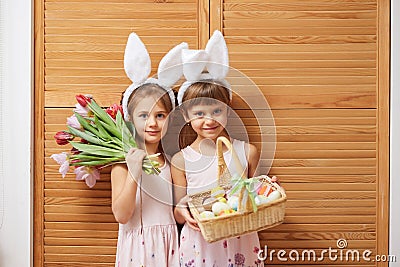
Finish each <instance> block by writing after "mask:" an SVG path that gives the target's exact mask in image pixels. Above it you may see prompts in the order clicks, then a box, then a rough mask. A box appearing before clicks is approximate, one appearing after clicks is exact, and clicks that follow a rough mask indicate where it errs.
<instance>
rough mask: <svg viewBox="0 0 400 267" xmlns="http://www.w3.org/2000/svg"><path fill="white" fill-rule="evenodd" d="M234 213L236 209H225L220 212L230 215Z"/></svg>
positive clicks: (221, 214) (220, 214)
mask: <svg viewBox="0 0 400 267" xmlns="http://www.w3.org/2000/svg"><path fill="white" fill-rule="evenodd" d="M232 213H235V211H234V210H223V211H221V212H220V213H219V214H218V216H223V215H229V214H232Z"/></svg>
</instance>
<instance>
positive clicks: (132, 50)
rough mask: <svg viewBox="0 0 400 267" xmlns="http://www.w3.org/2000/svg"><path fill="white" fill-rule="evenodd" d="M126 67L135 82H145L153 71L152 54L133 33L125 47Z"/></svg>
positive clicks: (130, 77)
mask: <svg viewBox="0 0 400 267" xmlns="http://www.w3.org/2000/svg"><path fill="white" fill-rule="evenodd" d="M124 68H125V72H126V75H127V76H128V77H129V79H131V81H132V82H133V83H135V84H140V83H142V82H144V81H145V80H146V79H147V77H148V76H149V74H150V72H151V62H150V56H149V53H148V52H147V49H146V47H145V46H144V44H143V42H142V40H140V38H139V36H137V35H136V33H134V32H133V33H131V34H130V35H129V38H128V42H127V44H126V48H125V56H124Z"/></svg>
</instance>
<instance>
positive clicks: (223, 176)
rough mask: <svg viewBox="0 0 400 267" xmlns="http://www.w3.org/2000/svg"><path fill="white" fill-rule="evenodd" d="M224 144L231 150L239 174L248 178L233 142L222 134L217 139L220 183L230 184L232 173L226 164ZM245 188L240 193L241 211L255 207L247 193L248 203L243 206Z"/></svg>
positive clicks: (239, 207) (221, 184) (239, 206)
mask: <svg viewBox="0 0 400 267" xmlns="http://www.w3.org/2000/svg"><path fill="white" fill-rule="evenodd" d="M222 144H224V145H225V146H226V147H227V148H228V150H230V151H231V153H232V158H233V161H234V163H235V166H236V167H237V170H238V171H239V174H241V175H242V177H243V178H247V173H245V171H244V169H243V166H242V163H240V160H239V157H238V155H237V153H236V151H235V149H234V148H233V146H232V143H231V142H230V141H229V140H228V139H227V138H226V137H224V136H220V137H218V139H217V157H218V184H219V185H220V186H223V185H228V184H229V183H230V180H231V174H230V172H229V170H228V166H227V165H226V162H225V159H224V153H223V150H222ZM245 190H246V188H242V189H241V190H240V193H239V199H238V202H239V203H238V204H239V205H238V211H240V212H245V211H252V210H253V207H252V205H251V200H250V198H249V196H248V195H247V200H246V205H245V206H244V207H243V197H244V196H245V195H246V194H245Z"/></svg>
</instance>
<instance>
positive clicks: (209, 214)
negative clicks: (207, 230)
mask: <svg viewBox="0 0 400 267" xmlns="http://www.w3.org/2000/svg"><path fill="white" fill-rule="evenodd" d="M214 217H215V215H214V213H212V212H211V211H208V210H205V211H203V212H202V213H200V218H203V219H209V218H214Z"/></svg>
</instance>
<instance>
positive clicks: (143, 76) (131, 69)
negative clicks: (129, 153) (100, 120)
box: [122, 32, 188, 120]
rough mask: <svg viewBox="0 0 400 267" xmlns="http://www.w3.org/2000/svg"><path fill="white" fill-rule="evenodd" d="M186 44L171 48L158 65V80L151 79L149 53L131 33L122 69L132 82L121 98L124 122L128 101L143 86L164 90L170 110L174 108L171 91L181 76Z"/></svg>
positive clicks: (137, 37) (135, 35) (127, 117)
mask: <svg viewBox="0 0 400 267" xmlns="http://www.w3.org/2000/svg"><path fill="white" fill-rule="evenodd" d="M187 48H188V45H187V43H181V44H179V45H177V46H175V47H174V48H172V49H171V50H170V51H169V52H168V53H167V54H166V55H165V56H164V57H163V58H162V59H161V61H160V64H159V65H158V71H157V75H158V78H157V79H155V78H151V77H149V74H150V72H151V61H150V56H149V53H148V52H147V49H146V47H145V45H144V44H143V42H142V41H141V40H140V38H139V36H137V34H136V33H134V32H133V33H131V34H130V35H129V38H128V42H127V44H126V48H125V56H124V68H125V72H126V75H127V76H128V77H129V79H130V80H131V81H132V82H133V83H132V84H131V85H130V86H129V87H128V88H127V89H126V91H125V93H124V96H123V98H122V109H123V111H124V117H125V120H128V119H129V114H128V101H129V97H130V96H131V95H132V93H133V92H134V91H135V90H136V89H137V88H139V87H140V86H142V85H144V84H157V85H159V86H160V87H161V88H163V89H165V91H166V92H167V93H168V95H169V97H170V98H171V102H172V108H175V95H174V92H173V91H172V89H171V86H173V85H174V84H175V83H176V82H177V81H178V80H179V79H180V77H181V76H182V56H181V53H182V50H183V49H187Z"/></svg>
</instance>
